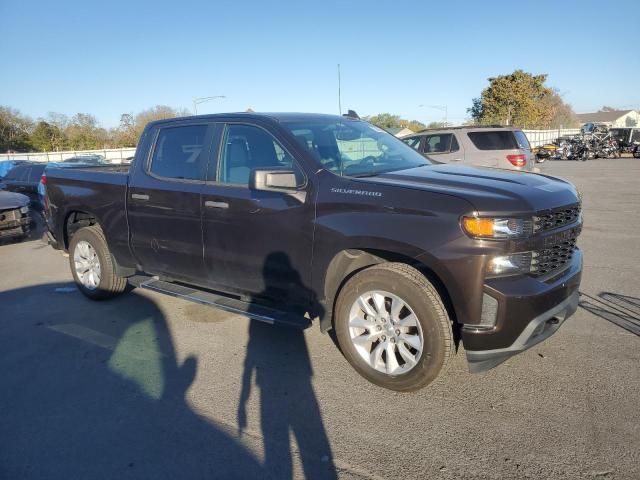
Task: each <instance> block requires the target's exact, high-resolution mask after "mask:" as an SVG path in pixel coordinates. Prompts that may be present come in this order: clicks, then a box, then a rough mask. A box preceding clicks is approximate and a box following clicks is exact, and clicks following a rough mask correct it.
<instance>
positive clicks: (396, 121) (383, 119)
mask: <svg viewBox="0 0 640 480" xmlns="http://www.w3.org/2000/svg"><path fill="white" fill-rule="evenodd" d="M364 119H365V120H366V121H367V122H369V123H373V124H374V125H377V126H378V127H380V128H397V127H402V119H401V118H400V115H392V114H391V113H379V114H378V115H372V116H369V117H364Z"/></svg>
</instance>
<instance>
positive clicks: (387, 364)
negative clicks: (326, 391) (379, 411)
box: [335, 263, 453, 391]
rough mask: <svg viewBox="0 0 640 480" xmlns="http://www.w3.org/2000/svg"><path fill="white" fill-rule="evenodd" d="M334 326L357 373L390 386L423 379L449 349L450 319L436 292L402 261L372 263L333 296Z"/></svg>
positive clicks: (411, 386)
mask: <svg viewBox="0 0 640 480" xmlns="http://www.w3.org/2000/svg"><path fill="white" fill-rule="evenodd" d="M335 328H336V336H337V338H338V342H339V344H340V348H341V349H342V352H343V354H344V356H345V358H346V359H347V360H348V361H349V363H350V364H351V365H352V366H353V367H354V368H355V369H356V370H357V371H358V373H360V374H361V375H362V376H363V377H365V378H366V379H367V380H369V381H370V382H372V383H375V384H376V385H379V386H381V387H384V388H388V389H391V390H398V391H412V390H418V389H420V388H422V387H424V386H426V385H428V384H429V383H431V382H432V381H433V380H434V379H435V378H436V377H437V376H438V374H439V373H440V371H441V370H442V369H443V367H445V365H446V364H447V363H448V361H449V359H450V357H451V356H452V353H453V334H452V331H451V321H450V320H449V317H448V315H447V312H446V309H445V308H444V305H443V303H442V300H441V299H440V296H439V295H438V292H437V291H436V289H435V288H434V287H433V285H431V283H429V281H428V280H427V279H426V278H425V277H424V276H423V275H422V274H421V273H420V272H419V271H417V270H416V269H415V268H413V267H410V266H409V265H405V264H401V263H384V264H380V265H375V266H373V267H370V268H367V269H365V270H363V271H361V272H359V273H358V274H356V275H355V276H354V277H353V278H351V279H350V280H349V281H348V282H347V283H346V284H345V286H344V287H343V289H342V291H341V292H340V295H339V297H338V300H337V302H336V315H335Z"/></svg>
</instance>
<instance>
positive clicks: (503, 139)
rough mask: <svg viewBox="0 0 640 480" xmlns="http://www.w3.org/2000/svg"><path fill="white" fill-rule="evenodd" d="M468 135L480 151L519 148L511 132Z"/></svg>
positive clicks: (497, 131) (472, 133) (502, 131)
mask: <svg viewBox="0 0 640 480" xmlns="http://www.w3.org/2000/svg"><path fill="white" fill-rule="evenodd" d="M467 135H469V139H470V140H471V142H472V143H473V144H474V145H475V147H476V148H477V149H478V150H515V149H517V148H518V143H517V142H516V138H515V136H514V134H513V132H512V131H511V130H493V131H491V130H490V131H484V132H469V133H467ZM527 144H528V142H527Z"/></svg>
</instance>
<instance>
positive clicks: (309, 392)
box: [238, 252, 336, 479]
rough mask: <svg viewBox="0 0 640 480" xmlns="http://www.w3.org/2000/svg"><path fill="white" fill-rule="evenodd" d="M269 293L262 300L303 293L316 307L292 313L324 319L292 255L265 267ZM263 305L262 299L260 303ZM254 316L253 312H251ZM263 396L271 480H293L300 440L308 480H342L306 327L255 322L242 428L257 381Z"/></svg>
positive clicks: (267, 472) (267, 469) (241, 405)
mask: <svg viewBox="0 0 640 480" xmlns="http://www.w3.org/2000/svg"><path fill="white" fill-rule="evenodd" d="M276 270H277V271H278V272H279V278H278V286H276V285H274V284H273V283H270V282H269V276H268V275H267V272H268V271H271V272H273V271H276ZM263 276H264V282H265V288H264V291H263V292H261V293H260V295H257V296H256V297H260V298H276V297H278V296H280V295H281V294H282V293H283V288H282V287H283V285H286V287H287V288H286V290H287V291H289V292H294V291H295V292H302V296H304V297H307V298H309V299H310V305H311V307H310V308H302V307H300V308H296V307H294V306H291V305H288V307H289V310H290V311H292V312H294V313H296V314H298V315H299V316H300V317H302V316H303V315H304V314H305V313H309V312H307V311H306V310H310V312H311V318H313V317H315V316H319V315H321V314H322V307H321V305H320V304H319V302H318V301H317V298H315V295H314V294H313V292H312V291H311V290H309V289H307V288H306V287H305V286H304V284H303V282H302V279H301V278H300V274H299V273H298V272H297V271H296V270H295V269H294V268H293V267H292V266H291V263H290V261H289V258H288V256H287V255H286V254H285V253H282V252H275V253H272V254H270V255H269V256H267V258H266V259H265V262H264V267H263ZM256 301H257V300H256ZM249 311H251V309H250V310H249ZM254 373H255V384H256V386H257V387H258V389H259V393H260V397H259V403H260V427H261V431H262V437H263V444H264V455H265V460H264V471H265V475H266V476H268V477H269V478H278V479H290V478H293V456H294V446H293V445H292V442H291V441H290V433H291V434H293V437H294V438H295V440H296V442H297V445H298V449H297V450H295V452H297V453H298V455H299V457H300V461H301V463H302V468H303V470H304V475H305V478H323V479H324V478H336V469H335V465H334V463H333V458H332V454H331V446H330V444H329V439H328V437H327V432H326V430H325V428H324V424H323V421H322V414H321V412H320V407H319V405H318V400H317V398H316V395H315V392H314V390H313V385H312V384H311V377H312V376H313V369H312V367H311V360H310V358H309V351H308V348H307V344H306V341H305V338H304V332H303V330H302V328H299V329H296V328H295V327H281V326H277V325H269V324H266V323H263V322H260V321H257V320H252V321H251V322H250V323H249V343H248V345H247V352H246V357H245V361H244V372H243V376H242V390H241V393H240V401H239V405H238V429H239V431H240V432H241V433H242V432H243V431H244V430H245V428H246V427H247V416H246V405H247V402H248V399H249V396H250V394H251V387H252V377H253V375H254Z"/></svg>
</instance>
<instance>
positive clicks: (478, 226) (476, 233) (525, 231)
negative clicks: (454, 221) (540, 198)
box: [462, 217, 533, 239]
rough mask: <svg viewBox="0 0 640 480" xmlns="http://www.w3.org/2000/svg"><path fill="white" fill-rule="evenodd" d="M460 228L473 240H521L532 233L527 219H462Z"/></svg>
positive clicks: (531, 226)
mask: <svg viewBox="0 0 640 480" xmlns="http://www.w3.org/2000/svg"><path fill="white" fill-rule="evenodd" d="M462 228H463V229H464V231H465V232H466V233H467V235H470V236H472V237H475V238H496V239H505V238H521V237H525V236H527V235H530V234H531V233H532V229H533V221H532V220H531V219H529V218H486V217H462Z"/></svg>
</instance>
